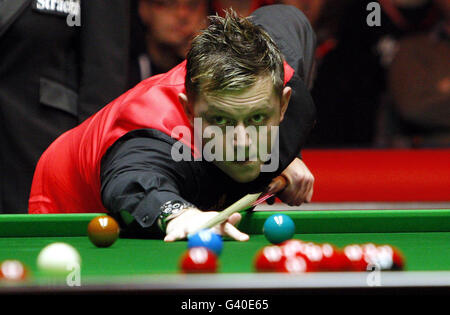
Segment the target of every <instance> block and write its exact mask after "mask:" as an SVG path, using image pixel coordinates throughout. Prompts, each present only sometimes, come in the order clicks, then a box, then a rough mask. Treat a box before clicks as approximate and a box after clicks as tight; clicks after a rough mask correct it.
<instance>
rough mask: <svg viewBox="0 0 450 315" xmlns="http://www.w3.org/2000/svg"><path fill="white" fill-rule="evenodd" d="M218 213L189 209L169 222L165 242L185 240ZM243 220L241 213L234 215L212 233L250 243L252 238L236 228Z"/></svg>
mask: <svg viewBox="0 0 450 315" xmlns="http://www.w3.org/2000/svg"><path fill="white" fill-rule="evenodd" d="M217 213H218V212H217V211H206V212H204V211H200V210H198V209H195V208H192V209H187V210H186V211H185V212H183V213H182V214H180V215H179V216H178V217H176V218H174V219H172V220H170V221H169V223H168V224H167V229H166V237H165V238H164V241H166V242H173V241H176V240H182V239H185V238H186V237H187V236H188V235H189V234H190V233H191V232H192V231H195V230H196V229H197V228H198V227H200V226H201V225H203V224H204V223H206V222H207V221H209V220H210V219H211V218H212V217H214V216H216V215H217ZM241 218H242V216H241V214H240V213H234V214H232V215H231V216H230V217H229V218H228V219H227V221H225V222H223V223H222V224H218V225H216V226H215V227H213V228H212V231H213V232H214V233H217V234H220V235H225V236H229V237H231V238H233V239H235V240H237V241H248V239H249V238H250V237H249V236H248V235H247V234H245V233H242V232H241V231H239V230H238V229H237V228H236V227H235V225H236V224H237V223H239V221H240V220H241Z"/></svg>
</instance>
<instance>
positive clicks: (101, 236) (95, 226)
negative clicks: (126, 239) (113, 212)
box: [87, 215, 120, 247]
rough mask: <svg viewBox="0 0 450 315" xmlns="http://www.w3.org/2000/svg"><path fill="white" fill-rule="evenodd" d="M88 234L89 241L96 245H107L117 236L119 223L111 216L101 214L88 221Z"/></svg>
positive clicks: (112, 242)
mask: <svg viewBox="0 0 450 315" xmlns="http://www.w3.org/2000/svg"><path fill="white" fill-rule="evenodd" d="M87 232H88V236H89V239H90V240H91V242H92V243H93V244H94V245H95V246H97V247H109V246H111V245H112V244H114V242H115V241H116V240H117V238H118V237H119V232H120V229H119V224H117V221H116V220H114V219H113V218H112V217H110V216H107V215H103V216H99V217H96V218H94V219H92V220H91V222H89V225H88V229H87Z"/></svg>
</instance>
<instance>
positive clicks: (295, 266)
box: [276, 255, 314, 274]
mask: <svg viewBox="0 0 450 315" xmlns="http://www.w3.org/2000/svg"><path fill="white" fill-rule="evenodd" d="M276 271H277V272H283V273H290V274H302V273H305V272H310V271H314V270H313V269H312V267H311V263H310V262H309V261H308V259H307V258H306V257H304V256H301V255H296V256H291V257H287V258H286V259H284V260H283V261H282V262H281V263H280V264H279V265H277V268H276Z"/></svg>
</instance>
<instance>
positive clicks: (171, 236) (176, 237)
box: [164, 229, 187, 242]
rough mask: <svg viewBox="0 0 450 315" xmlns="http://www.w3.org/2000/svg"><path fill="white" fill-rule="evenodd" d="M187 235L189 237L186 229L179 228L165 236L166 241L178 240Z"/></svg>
mask: <svg viewBox="0 0 450 315" xmlns="http://www.w3.org/2000/svg"><path fill="white" fill-rule="evenodd" d="M186 237H187V233H186V231H184V230H181V229H178V230H174V231H173V232H171V233H169V234H167V235H166V236H165V237H164V242H174V241H177V240H182V239H184V238H186Z"/></svg>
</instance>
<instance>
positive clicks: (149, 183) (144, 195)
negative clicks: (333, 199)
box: [29, 5, 315, 241]
mask: <svg viewBox="0 0 450 315" xmlns="http://www.w3.org/2000/svg"><path fill="white" fill-rule="evenodd" d="M275 43H276V44H275ZM314 44H315V43H314V34H313V31H312V29H311V26H310V25H309V23H308V21H307V19H306V17H305V16H304V15H303V14H302V13H301V12H300V11H299V10H298V9H296V8H294V7H291V6H282V5H276V6H268V7H263V8H261V9H258V10H257V11H255V12H254V14H253V15H252V17H251V18H249V19H246V18H242V17H239V16H237V15H236V14H235V13H234V12H232V11H230V12H228V13H227V15H226V17H225V18H221V17H218V16H214V17H211V24H210V26H209V27H208V28H207V29H206V30H204V31H203V32H202V33H201V34H200V35H199V36H198V37H196V38H195V40H194V41H193V43H192V47H191V49H190V51H189V53H188V56H187V60H186V61H185V62H183V63H181V64H180V65H178V66H176V67H175V68H173V69H172V70H170V71H169V72H167V73H165V74H161V75H158V76H155V77H151V78H149V79H147V80H145V81H143V82H141V83H140V84H138V85H137V86H136V87H134V88H133V89H131V90H129V91H128V92H127V93H125V94H123V95H122V96H120V97H119V98H117V99H116V100H114V101H113V102H111V103H110V104H108V105H107V106H106V107H104V108H103V109H102V110H101V111H99V112H98V113H96V114H95V115H93V116H91V117H90V118H89V119H88V120H86V121H85V122H84V123H82V124H81V125H79V126H78V127H76V128H74V129H72V130H69V131H68V132H66V133H64V134H63V135H61V136H60V137H59V138H58V139H57V140H56V141H55V142H54V143H53V144H52V145H51V146H50V147H49V148H48V149H47V150H46V152H45V153H44V154H43V155H42V157H41V159H40V161H39V163H38V165H37V168H36V171H35V175H34V179H33V185H32V190H31V195H30V200H29V212H30V213H76V212H108V213H109V214H110V215H112V216H114V217H116V218H117V219H118V220H119V222H120V224H121V226H122V227H125V230H128V231H140V232H141V231H144V233H153V232H155V230H156V228H157V227H158V226H159V228H160V229H161V230H162V231H163V232H165V233H166V235H165V238H164V239H165V240H166V241H174V240H178V239H183V238H185V237H186V236H187V235H188V234H189V233H190V231H193V230H195V229H196V228H197V227H198V226H200V225H202V224H204V223H205V222H206V221H208V220H209V219H210V218H211V217H212V216H215V215H216V214H217V211H218V210H219V211H220V210H222V209H223V208H224V207H226V206H227V205H229V204H231V203H233V202H234V201H236V200H238V199H239V198H241V197H242V196H244V195H245V194H248V193H254V192H259V191H262V190H263V189H264V188H265V187H267V186H268V185H269V184H270V183H271V180H272V179H273V178H274V177H275V176H277V175H279V174H281V173H282V174H283V175H284V176H285V177H286V178H287V179H288V183H289V185H288V187H287V188H286V189H285V190H284V191H283V192H282V193H280V194H279V195H278V196H279V197H280V198H281V200H283V201H285V202H287V203H288V204H291V205H298V204H301V203H302V202H308V201H310V200H311V196H312V192H313V181H314V178H313V176H312V174H311V173H310V171H309V170H308V168H307V167H306V165H305V164H304V163H303V162H302V161H301V159H300V158H299V154H300V149H301V145H302V143H303V142H304V140H305V137H306V135H307V134H308V132H309V130H310V129H311V127H312V125H313V122H314V105H313V102H312V100H311V97H310V95H309V91H308V88H307V87H306V84H305V82H304V81H307V84H308V80H309V78H310V76H311V75H310V74H311V67H312V65H311V60H312V57H311V56H312V54H313V52H314ZM277 45H278V47H277ZM280 49H281V51H280ZM308 60H309V61H308ZM290 102H291V106H289V107H288V104H289V103H290ZM198 119H201V122H202V124H201V128H193V125H194V122H195V121H196V120H198ZM280 122H282V123H281V124H280ZM278 125H279V126H280V127H279V133H278V134H277V136H278V138H279V141H278V142H277V143H276V144H277V145H278V144H279V150H278V153H279V154H278V155H275V156H271V159H272V160H271V161H263V159H262V158H261V157H260V156H259V154H257V155H256V158H254V156H250V153H249V152H250V149H249V147H250V146H251V142H252V140H253V141H254V142H255V141H256V142H262V143H264V140H263V139H260V138H258V139H252V138H251V137H249V135H248V133H247V132H246V130H245V129H246V128H247V127H249V126H255V127H256V128H257V129H258V130H259V129H261V127H267V128H268V130H272V129H271V127H277V126H278ZM209 126H213V127H218V128H219V129H220V130H224V131H225V130H227V128H226V127H230V126H231V127H233V128H234V129H233V134H232V135H231V136H230V135H228V136H227V132H224V134H223V135H222V137H223V138H222V139H221V140H222V141H223V144H224V147H226V148H229V147H231V148H233V150H235V151H239V150H241V149H242V148H243V151H244V152H245V159H244V161H239V160H237V159H236V158H235V157H236V154H233V159H232V160H226V159H225V160H221V159H217V160H214V161H205V159H198V157H199V152H202V150H203V149H204V148H203V146H205V145H207V143H208V141H202V142H201V145H202V146H200V147H199V146H198V145H197V144H196V143H195V141H194V139H195V138H196V137H198V136H199V137H202V138H206V137H205V136H204V131H205V130H206V129H207V128H208V127H209ZM180 127H182V129H183V128H184V129H183V130H187V131H188V132H185V133H184V134H181V133H174V130H175V129H177V130H179V129H180ZM191 135H192V136H191ZM242 139H243V140H242ZM267 142H268V143H269V142H270V141H267ZM179 144H182V146H183V147H182V151H183V152H184V153H185V152H186V151H187V152H189V153H190V156H191V157H192V158H190V159H183V160H181V161H180V160H177V161H176V160H175V159H174V158H173V152H174V148H175V147H177V148H179V146H177V145H179ZM270 145H271V146H272V147H273V144H270ZM258 149H259V147H258ZM175 151H176V150H175ZM234 153H236V152H234ZM257 153H258V152H257ZM273 159H276V161H275V162H276V163H275V164H276V165H277V168H276V169H274V170H272V171H270V172H261V170H262V169H263V166H265V165H266V164H267V163H268V162H270V163H272V162H274V161H273ZM269 187H270V186H269ZM272 192H277V188H276V187H274V188H273V189H272ZM213 210H214V211H213ZM239 220H240V214H239V213H235V214H233V215H231V216H230V217H229V218H228V220H227V221H226V222H224V223H222V224H220V225H217V226H215V227H214V229H215V230H216V232H217V233H220V234H222V235H227V236H229V237H231V238H233V239H235V240H239V241H245V240H248V235H247V234H244V233H242V232H240V231H239V230H238V229H237V228H236V227H235V225H236V223H237V222H238V221H239ZM155 227H156V228H155Z"/></svg>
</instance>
